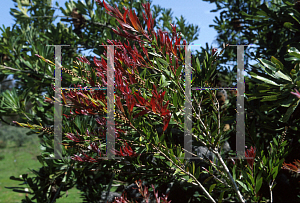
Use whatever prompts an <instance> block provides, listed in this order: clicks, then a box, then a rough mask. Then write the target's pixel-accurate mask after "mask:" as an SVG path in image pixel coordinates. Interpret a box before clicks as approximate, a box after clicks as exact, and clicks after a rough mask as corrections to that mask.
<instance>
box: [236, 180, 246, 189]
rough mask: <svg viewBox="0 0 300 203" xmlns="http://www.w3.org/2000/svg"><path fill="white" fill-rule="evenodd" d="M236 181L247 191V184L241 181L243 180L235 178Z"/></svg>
mask: <svg viewBox="0 0 300 203" xmlns="http://www.w3.org/2000/svg"><path fill="white" fill-rule="evenodd" d="M236 182H237V183H238V184H240V186H242V187H243V188H244V189H245V190H246V191H247V192H248V191H249V189H248V187H247V185H246V184H245V183H243V182H241V181H239V180H236Z"/></svg>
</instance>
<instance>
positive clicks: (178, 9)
mask: <svg viewBox="0 0 300 203" xmlns="http://www.w3.org/2000/svg"><path fill="white" fill-rule="evenodd" d="M0 1H1V12H0V26H1V27H3V25H5V27H8V26H12V25H13V24H14V20H13V17H12V16H11V15H10V13H9V11H10V8H14V4H15V3H14V2H13V1H12V0H0ZM56 1H57V2H58V3H59V5H61V6H62V7H64V4H65V2H66V0H56ZM56 1H52V3H53V6H55V4H54V3H55V2H56ZM4 2H5V3H4ZM153 4H155V5H157V4H159V5H160V6H161V7H162V8H171V9H172V12H173V18H174V19H175V17H180V16H181V15H183V17H184V18H185V19H186V21H187V22H189V23H192V24H194V25H198V26H199V28H200V33H199V36H198V40H196V41H194V42H193V43H194V44H195V45H201V46H203V47H205V44H206V43H208V45H209V46H210V45H212V46H213V47H217V43H214V40H215V39H216V37H217V32H216V31H215V30H214V28H212V27H209V25H210V24H215V23H214V22H213V19H214V18H215V16H217V17H219V15H220V12H215V13H210V11H211V10H212V9H215V8H216V6H215V4H214V3H212V4H211V3H208V2H204V1H201V0H185V1H182V0H172V1H170V0H153ZM55 15H62V13H61V12H60V10H57V11H56V12H55ZM56 22H58V20H56V21H55V23H56ZM1 33H2V31H1V30H0V34H1ZM192 50H200V46H199V47H198V46H194V47H192ZM84 54H85V55H90V54H89V52H84ZM254 63H255V61H252V62H251V64H254Z"/></svg>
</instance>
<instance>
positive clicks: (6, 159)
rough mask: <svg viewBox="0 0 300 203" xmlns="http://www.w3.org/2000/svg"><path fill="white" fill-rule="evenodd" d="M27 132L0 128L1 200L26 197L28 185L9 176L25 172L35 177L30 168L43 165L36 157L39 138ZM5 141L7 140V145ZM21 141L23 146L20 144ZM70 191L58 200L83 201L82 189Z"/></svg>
mask: <svg viewBox="0 0 300 203" xmlns="http://www.w3.org/2000/svg"><path fill="white" fill-rule="evenodd" d="M26 132H28V130H27V129H25V128H18V127H12V126H2V127H1V128H0V197H1V198H0V202H5V203H9V202H21V200H22V199H23V198H24V197H25V193H22V191H24V192H25V188H26V185H25V184H24V185H21V184H20V182H19V181H15V180H10V179H9V177H10V176H15V177H19V176H20V175H21V174H25V173H27V174H28V176H29V177H33V176H34V174H33V173H32V172H31V171H30V170H29V168H30V169H35V170H38V169H39V168H40V167H41V166H42V165H41V164H40V163H39V162H38V160H37V159H36V156H37V155H40V152H41V150H40V145H39V138H38V137H37V136H36V135H29V136H28V135H25V133H26ZM3 141H5V142H6V146H4V145H5V144H4V143H5V142H3ZM20 143H22V146H19V144H20ZM13 190H19V192H14V191H13ZM68 193H69V195H68V197H62V198H60V199H58V200H57V202H82V200H81V199H80V191H79V190H77V189H76V188H73V189H72V190H70V191H68ZM29 197H30V196H29Z"/></svg>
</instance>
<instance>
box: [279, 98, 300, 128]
mask: <svg viewBox="0 0 300 203" xmlns="http://www.w3.org/2000/svg"><path fill="white" fill-rule="evenodd" d="M299 102H300V100H298V101H297V104H292V105H291V106H290V107H289V108H288V110H287V111H286V113H285V114H284V116H283V118H282V122H284V123H286V122H287V121H288V120H289V119H290V117H291V115H292V113H293V112H294V111H295V109H296V108H297V106H298V105H299Z"/></svg>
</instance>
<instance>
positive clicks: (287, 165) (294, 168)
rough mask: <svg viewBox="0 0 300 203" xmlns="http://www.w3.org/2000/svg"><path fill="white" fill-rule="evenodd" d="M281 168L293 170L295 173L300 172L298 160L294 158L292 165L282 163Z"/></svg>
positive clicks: (299, 161)
mask: <svg viewBox="0 0 300 203" xmlns="http://www.w3.org/2000/svg"><path fill="white" fill-rule="evenodd" d="M282 168H283V169H286V170H289V171H292V172H295V173H300V160H295V161H294V165H293V164H287V163H285V162H284V163H283V165H282Z"/></svg>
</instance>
